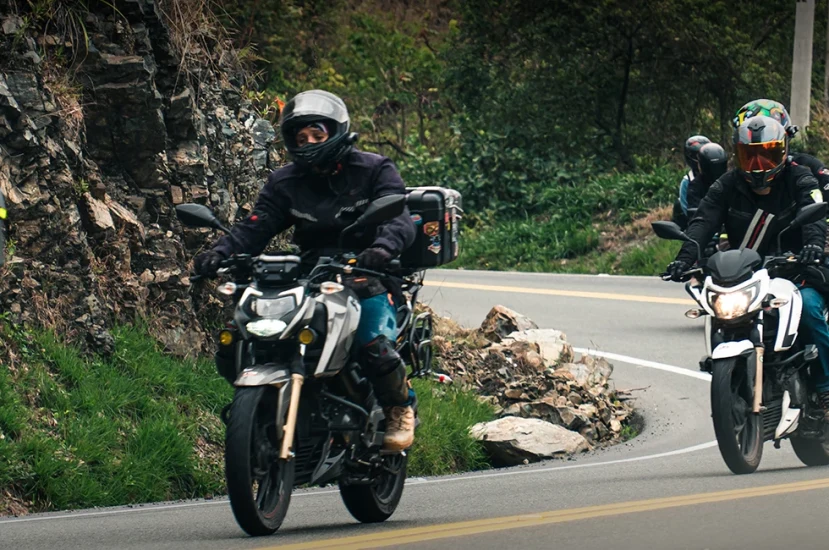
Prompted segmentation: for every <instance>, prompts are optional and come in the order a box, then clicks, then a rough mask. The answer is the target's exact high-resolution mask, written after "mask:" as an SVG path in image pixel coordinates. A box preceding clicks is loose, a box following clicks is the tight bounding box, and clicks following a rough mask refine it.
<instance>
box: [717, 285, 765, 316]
mask: <svg viewBox="0 0 829 550" xmlns="http://www.w3.org/2000/svg"><path fill="white" fill-rule="evenodd" d="M757 290H758V288H757V285H752V286H749V287H747V288H744V289H742V290H736V291H733V292H716V291H713V290H709V291H708V303H709V304H710V305H711V309H713V310H714V314H715V315H716V316H717V318H718V319H726V320H730V319H737V318H739V317H742V316H743V315H745V314H747V313H749V307H750V306H751V303H752V302H753V301H754V298H755V296H756V294H757Z"/></svg>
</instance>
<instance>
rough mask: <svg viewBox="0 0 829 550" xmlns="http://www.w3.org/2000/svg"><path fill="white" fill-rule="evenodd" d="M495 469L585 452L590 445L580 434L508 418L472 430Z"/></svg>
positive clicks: (536, 422) (536, 419) (529, 421)
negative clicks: (496, 467) (490, 458)
mask: <svg viewBox="0 0 829 550" xmlns="http://www.w3.org/2000/svg"><path fill="white" fill-rule="evenodd" d="M470 433H471V434H472V437H474V438H475V439H477V440H479V441H481V443H482V444H483V445H484V448H485V449H486V451H487V452H488V453H489V454H490V456H491V457H492V461H493V463H494V464H495V465H496V466H513V465H516V464H523V463H525V461H527V462H538V461H539V460H543V459H545V458H560V457H565V456H569V455H573V454H576V453H580V452H583V451H586V450H587V449H588V448H589V447H590V445H589V444H588V442H587V439H585V438H584V436H582V435H581V434H579V433H577V432H573V431H570V430H568V429H566V428H563V427H562V426H557V425H555V424H551V423H550V422H546V421H544V420H540V419H538V418H519V417H515V416H506V417H504V418H499V419H498V420H493V421H492V422H481V423H478V424H475V425H474V426H472V428H470Z"/></svg>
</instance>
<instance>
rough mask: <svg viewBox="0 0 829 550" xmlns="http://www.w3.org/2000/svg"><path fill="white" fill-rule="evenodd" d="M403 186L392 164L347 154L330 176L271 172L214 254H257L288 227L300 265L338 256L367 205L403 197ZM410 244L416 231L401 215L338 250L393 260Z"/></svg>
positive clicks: (356, 234) (363, 232) (293, 170)
mask: <svg viewBox="0 0 829 550" xmlns="http://www.w3.org/2000/svg"><path fill="white" fill-rule="evenodd" d="M405 191H406V189H405V184H404V183H403V180H402V178H401V177H400V174H399V173H398V172H397V169H396V168H395V166H394V163H392V161H391V160H390V159H388V158H386V157H384V156H381V155H376V154H374V153H365V152H362V151H356V150H355V151H352V152H351V153H349V154H348V156H347V157H346V158H345V159H344V160H343V162H342V163H341V168H340V170H339V171H338V172H337V173H336V175H332V176H315V175H312V174H309V173H308V172H306V171H303V170H300V169H299V168H298V167H297V166H296V165H294V164H293V163H292V164H288V165H287V166H283V167H282V168H280V169H278V170H276V171H274V172H272V173H271V175H270V176H269V177H268V182H267V183H266V184H265V186H264V187H263V188H262V191H260V193H259V197H258V198H257V200H256V206H254V209H253V212H251V214H250V215H249V216H248V217H247V218H245V219H244V220H242V221H240V222H238V223H236V224H235V225H234V226H233V228H232V229H231V237H228V236H224V237H222V238H221V239H219V241H218V242H217V243H216V244H215V246H214V250H216V251H217V252H219V253H220V254H223V255H225V256H226V257H227V256H230V255H231V254H233V253H248V254H252V255H256V254H260V253H261V252H262V251H263V250H264V249H265V247H267V245H268V243H269V242H270V241H271V239H273V237H275V236H276V235H277V234H279V233H281V232H282V231H285V230H286V229H288V228H289V227H291V226H293V227H294V228H295V229H294V236H293V240H294V243H295V244H296V245H297V246H299V248H300V251H301V256H302V261H303V264H304V265H306V267H307V266H312V265H313V264H314V263H316V261H317V259H318V258H319V257H320V256H323V255H327V254H333V253H336V252H338V251H339V250H337V241H338V238H339V236H340V232H341V231H342V230H343V229H344V228H345V227H347V226H348V225H350V224H351V223H352V222H354V220H356V219H357V218H358V217H359V216H360V214H362V213H363V212H364V211H365V209H366V206H367V205H368V203H370V202H371V201H372V200H374V199H377V198H379V197H382V196H385V195H396V194H403V193H405ZM414 238H415V226H414V223H413V222H412V219H411V217H410V215H409V211H408V209H406V210H405V211H404V212H403V213H402V214H401V215H399V216H398V217H396V218H394V219H392V220H389V221H387V222H384V223H382V224H379V225H374V226H368V227H366V228H364V229H361V230H358V231H357V232H354V233H351V234H350V235H349V236H347V237H346V238H345V240H344V242H343V250H342V251H349V252H355V253H359V252H361V251H362V250H364V249H366V248H370V247H382V248H384V249H386V250H387V251H388V252H390V253H391V254H392V256H397V255H399V254H400V253H401V252H403V251H404V250H405V249H406V248H408V247H409V246H410V245H411V244H412V242H414Z"/></svg>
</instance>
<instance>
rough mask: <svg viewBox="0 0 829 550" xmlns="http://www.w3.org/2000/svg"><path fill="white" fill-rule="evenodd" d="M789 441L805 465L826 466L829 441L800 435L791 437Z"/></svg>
mask: <svg viewBox="0 0 829 550" xmlns="http://www.w3.org/2000/svg"><path fill="white" fill-rule="evenodd" d="M791 442H792V448H793V449H794V454H796V455H797V458H799V459H800V462H802V463H803V464H805V465H806V466H826V465H827V464H829V442H826V441H825V440H821V439H804V438H802V437H792V438H791Z"/></svg>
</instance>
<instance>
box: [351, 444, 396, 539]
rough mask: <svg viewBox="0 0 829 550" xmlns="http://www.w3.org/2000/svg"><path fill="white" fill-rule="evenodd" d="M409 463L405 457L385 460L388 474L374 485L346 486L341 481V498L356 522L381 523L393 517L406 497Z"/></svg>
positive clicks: (389, 457) (392, 456)
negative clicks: (404, 494)
mask: <svg viewBox="0 0 829 550" xmlns="http://www.w3.org/2000/svg"><path fill="white" fill-rule="evenodd" d="M408 461H409V458H408V457H407V456H406V455H403V454H397V455H389V456H386V457H384V458H383V466H384V469H385V471H384V473H383V474H381V475H380V476H379V477H378V478H377V480H376V481H375V483H373V484H371V485H343V481H342V479H340V482H339V486H340V496H341V497H342V499H343V502H344V503H345V507H346V508H348V511H349V512H350V513H351V515H352V516H354V519H356V520H357V521H359V522H362V523H379V522H381V521H386V520H387V519H389V518H390V517H391V515H392V514H393V513H394V511H395V510H396V509H397V505H398V504H399V503H400V497H402V496H403V486H404V484H405V482H406V466H407V464H408Z"/></svg>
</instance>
